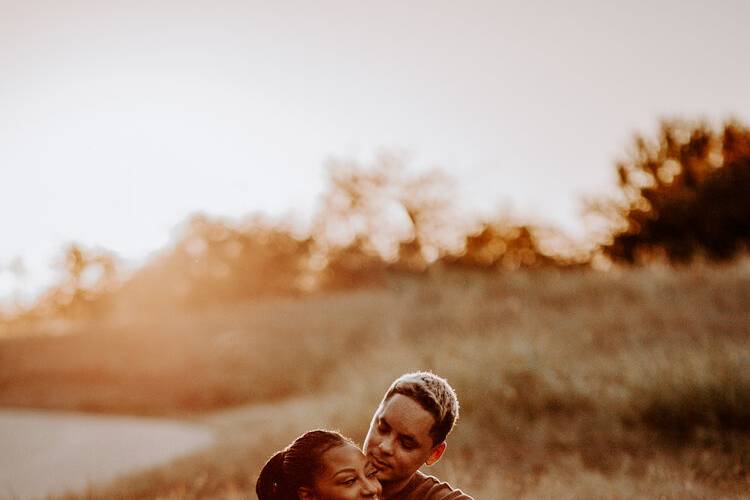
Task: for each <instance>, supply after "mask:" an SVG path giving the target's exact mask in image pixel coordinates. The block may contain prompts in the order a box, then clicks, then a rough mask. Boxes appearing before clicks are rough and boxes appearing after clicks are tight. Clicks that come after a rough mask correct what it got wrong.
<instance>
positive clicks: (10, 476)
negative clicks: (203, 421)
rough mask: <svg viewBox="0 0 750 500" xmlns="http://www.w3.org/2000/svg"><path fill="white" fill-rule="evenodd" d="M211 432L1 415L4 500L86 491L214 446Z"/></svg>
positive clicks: (55, 415) (52, 415)
mask: <svg viewBox="0 0 750 500" xmlns="http://www.w3.org/2000/svg"><path fill="white" fill-rule="evenodd" d="M214 440H215V439H214V431H213V430H212V429H211V427H208V426H203V425H198V424H190V423H185V422H177V421H171V420H165V419H153V418H136V417H110V416H93V415H82V414H75V413H62V412H42V411H21V410H1V411H0V499H6V498H7V499H13V498H18V499H27V498H38V497H44V496H45V495H50V494H60V493H63V492H65V491H85V490H86V488H87V487H88V486H90V485H93V484H101V483H106V482H108V481H111V480H112V479H114V478H115V477H117V476H120V475H122V474H126V473H131V472H134V471H137V470H139V469H145V468H148V467H152V466H154V465H157V464H161V463H165V462H168V461H170V460H172V459H174V458H176V457H178V456H180V455H184V454H187V453H191V452H194V451H197V450H199V449H201V448H206V447H209V446H211V445H212V444H213V443H214Z"/></svg>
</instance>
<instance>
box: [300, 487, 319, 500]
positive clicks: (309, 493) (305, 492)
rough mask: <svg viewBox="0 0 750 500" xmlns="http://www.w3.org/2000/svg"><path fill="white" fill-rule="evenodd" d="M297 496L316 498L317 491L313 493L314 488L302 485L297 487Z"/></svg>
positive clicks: (304, 498)
mask: <svg viewBox="0 0 750 500" xmlns="http://www.w3.org/2000/svg"><path fill="white" fill-rule="evenodd" d="M297 496H298V497H299V498H300V500H314V499H315V493H313V490H312V488H308V487H307V486H300V487H299V488H297Z"/></svg>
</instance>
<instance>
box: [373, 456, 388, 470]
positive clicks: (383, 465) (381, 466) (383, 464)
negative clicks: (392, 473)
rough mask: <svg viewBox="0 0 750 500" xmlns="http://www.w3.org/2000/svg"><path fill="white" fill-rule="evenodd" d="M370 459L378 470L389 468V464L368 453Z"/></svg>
mask: <svg viewBox="0 0 750 500" xmlns="http://www.w3.org/2000/svg"><path fill="white" fill-rule="evenodd" d="M370 460H371V461H372V463H373V465H375V467H377V468H378V469H380V470H383V469H387V468H390V465H388V464H387V463H386V462H383V461H382V460H380V459H378V458H377V457H376V456H375V455H370Z"/></svg>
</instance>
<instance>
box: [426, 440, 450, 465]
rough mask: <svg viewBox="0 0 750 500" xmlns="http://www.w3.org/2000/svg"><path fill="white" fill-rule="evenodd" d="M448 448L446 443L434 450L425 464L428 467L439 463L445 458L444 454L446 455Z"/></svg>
mask: <svg viewBox="0 0 750 500" xmlns="http://www.w3.org/2000/svg"><path fill="white" fill-rule="evenodd" d="M446 446H448V445H447V444H445V441H443V442H442V443H440V444H439V445H437V446H435V447H434V448H432V451H431V452H430V456H429V457H427V460H425V462H424V463H426V464H427V465H434V464H436V463H437V461H438V460H440V457H442V456H443V453H445V447H446Z"/></svg>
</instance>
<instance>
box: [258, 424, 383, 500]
mask: <svg viewBox="0 0 750 500" xmlns="http://www.w3.org/2000/svg"><path fill="white" fill-rule="evenodd" d="M375 473H376V470H375V469H374V468H373V467H372V466H371V465H369V464H368V463H367V459H366V458H365V455H364V454H363V453H362V451H361V450H360V449H359V448H357V446H356V445H355V444H354V443H353V442H352V441H351V440H350V439H348V438H345V437H344V436H342V435H341V434H339V433H338V432H333V431H324V430H315V431H310V432H307V433H305V434H303V435H301V436H300V437H298V438H297V439H295V440H294V442H293V443H292V444H290V445H289V446H287V447H286V448H285V449H283V450H281V451H279V452H277V453H276V454H275V455H274V456H272V457H271V458H270V459H269V460H268V462H266V465H265V466H264V467H263V470H262V471H261V472H260V476H259V477H258V482H257V483H256V484H255V492H256V493H257V494H258V499H259V500H313V499H314V500H354V499H358V498H369V499H374V500H376V499H377V498H378V496H379V495H380V494H381V492H382V488H381V487H380V483H379V482H378V480H377V479H375Z"/></svg>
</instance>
